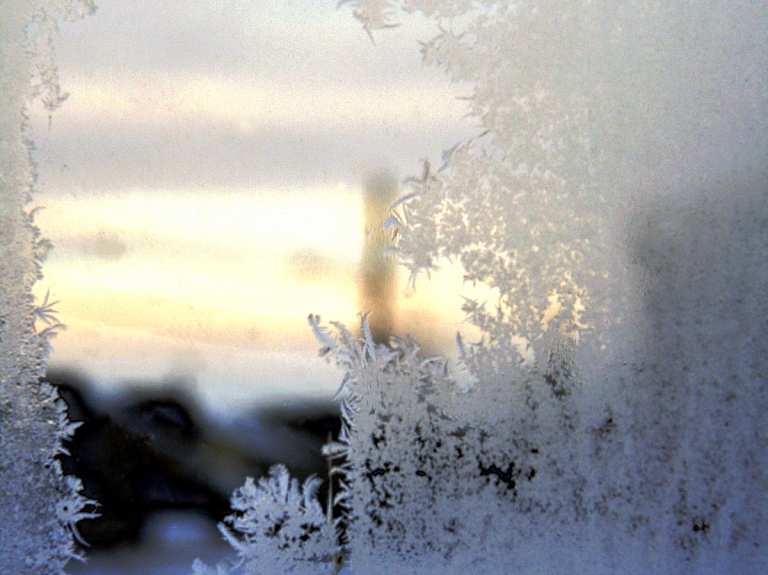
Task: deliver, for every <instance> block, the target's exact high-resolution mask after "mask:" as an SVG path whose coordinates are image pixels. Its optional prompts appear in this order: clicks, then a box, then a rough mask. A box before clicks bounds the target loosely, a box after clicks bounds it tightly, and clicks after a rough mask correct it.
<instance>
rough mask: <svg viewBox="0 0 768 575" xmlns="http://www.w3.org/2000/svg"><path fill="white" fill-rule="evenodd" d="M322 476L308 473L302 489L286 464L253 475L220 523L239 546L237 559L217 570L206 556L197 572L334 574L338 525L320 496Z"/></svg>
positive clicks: (205, 574) (196, 566)
mask: <svg viewBox="0 0 768 575" xmlns="http://www.w3.org/2000/svg"><path fill="white" fill-rule="evenodd" d="M319 485H320V480H319V479H317V478H315V477H309V478H308V479H306V480H305V481H304V484H303V485H302V486H301V488H299V482H298V480H296V479H292V478H291V477H290V475H289V473H288V470H287V469H286V468H285V467H284V466H282V465H275V466H273V467H272V468H271V469H270V471H269V477H268V478H261V479H259V482H258V484H257V483H255V482H254V480H253V478H250V477H249V478H248V479H247V480H246V482H245V485H243V486H242V487H240V488H239V489H236V490H235V492H234V494H233V495H232V509H233V510H234V511H235V513H234V514H232V515H230V516H228V517H226V518H225V519H224V523H225V524H220V525H219V529H220V530H221V532H222V534H223V535H224V538H225V539H226V540H227V541H228V542H229V543H230V545H232V547H233V548H234V549H235V550H236V551H237V556H238V562H237V563H236V564H234V565H229V564H227V563H222V564H220V565H218V566H217V567H216V568H215V569H214V568H211V567H209V566H207V565H205V564H204V563H203V562H202V561H200V560H197V561H195V563H194V565H193V566H192V570H193V573H194V575H224V574H236V573H238V574H239V573H243V574H250V573H261V572H264V570H265V568H266V569H267V570H268V571H269V572H271V573H297V574H300V573H308V574H309V573H312V574H318V575H320V574H322V573H333V572H334V571H336V565H337V558H336V555H337V551H338V550H337V549H336V527H335V524H334V522H333V520H332V519H330V518H329V517H327V516H326V514H325V513H324V512H323V509H322V508H321V507H320V504H319V503H318V501H317V496H316V492H317V488H318V487H319Z"/></svg>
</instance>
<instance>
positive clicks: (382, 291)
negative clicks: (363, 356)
mask: <svg viewBox="0 0 768 575" xmlns="http://www.w3.org/2000/svg"><path fill="white" fill-rule="evenodd" d="M397 187H398V186H397V180H396V179H395V176H394V174H393V173H392V172H391V171H389V170H387V169H379V170H376V171H373V172H371V173H370V174H369V175H368V177H366V179H365V183H364V186H363V209H364V216H365V217H364V222H365V223H364V226H365V230H364V231H365V240H364V243H363V258H362V262H361V270H360V271H361V274H360V275H361V280H360V284H359V290H360V306H361V309H362V311H363V313H367V312H370V314H371V315H370V317H369V324H370V327H371V334H372V335H373V339H374V341H376V343H388V342H389V337H390V336H391V335H392V334H393V333H394V329H395V322H396V315H397V281H396V280H397V275H396V268H395V262H394V259H393V258H392V257H390V256H388V255H386V254H385V253H384V250H385V248H386V247H387V245H388V243H389V236H388V235H387V234H386V233H385V232H384V231H382V229H381V225H382V224H383V223H384V219H385V218H386V217H387V209H388V208H389V206H390V205H391V204H392V202H394V201H395V197H396V196H397Z"/></svg>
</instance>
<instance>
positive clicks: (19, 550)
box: [0, 1, 95, 575]
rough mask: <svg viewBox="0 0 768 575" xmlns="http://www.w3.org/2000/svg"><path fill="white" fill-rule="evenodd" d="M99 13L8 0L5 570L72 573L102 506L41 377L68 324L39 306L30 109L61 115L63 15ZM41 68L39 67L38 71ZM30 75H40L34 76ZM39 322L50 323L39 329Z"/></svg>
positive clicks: (0, 398)
mask: <svg viewBox="0 0 768 575" xmlns="http://www.w3.org/2000/svg"><path fill="white" fill-rule="evenodd" d="M91 9H92V5H90V4H89V3H88V2H85V1H83V2H78V1H66V2H3V3H0V59H1V60H2V62H3V76H2V78H1V79H0V82H2V83H1V84H0V93H2V96H3V106H2V110H1V111H0V146H1V149H2V152H1V153H0V188H1V191H0V269H2V273H0V482H2V485H3V489H2V492H1V493H0V512H2V521H0V549H2V552H0V571H2V572H3V573H18V574H30V575H33V574H35V575H37V574H43V573H45V574H48V573H63V572H64V571H63V569H64V565H65V564H66V563H67V561H69V560H70V559H71V558H73V557H74V558H80V557H81V554H80V553H79V552H78V550H77V547H76V545H75V541H76V540H77V541H80V542H81V543H83V541H82V538H81V537H80V535H79V533H78V531H77V523H78V521H80V520H82V519H88V518H92V517H94V516H95V511H94V510H95V502H93V501H90V500H89V499H87V498H86V497H84V496H83V495H82V494H81V491H82V484H81V483H80V481H79V480H78V479H76V478H75V477H71V476H65V475H64V474H63V473H62V470H61V466H60V464H59V461H58V460H57V459H56V456H57V455H59V454H61V453H66V450H65V449H64V447H63V446H62V441H63V440H66V439H69V438H70V437H71V436H72V434H73V433H74V431H75V429H76V427H77V426H76V425H75V424H72V423H70V422H69V420H68V419H67V416H66V412H65V411H66V406H65V404H64V402H63V401H62V400H60V399H59V398H58V395H57V393H56V390H55V389H54V388H52V387H51V386H50V385H48V384H45V383H42V384H41V383H40V378H41V377H43V376H44V374H45V361H46V357H47V355H48V352H49V351H50V339H51V338H52V337H53V336H54V335H55V333H56V331H57V330H59V329H61V327H62V326H61V325H60V324H59V323H58V322H57V320H56V316H55V309H54V308H53V305H54V304H53V303H51V302H49V300H48V297H46V299H45V301H43V302H42V303H41V304H40V305H39V306H35V305H34V304H33V301H34V300H33V297H32V285H33V284H34V283H35V282H36V281H37V280H38V279H40V278H41V277H42V273H41V264H42V261H43V259H44V258H45V255H46V253H47V251H48V249H49V247H50V246H49V244H48V242H47V241H46V240H43V239H42V238H41V237H40V233H39V230H38V229H37V228H36V227H35V226H34V213H35V212H34V210H31V211H29V210H27V204H28V203H29V201H30V196H31V189H32V183H33V181H34V171H33V169H32V167H31V162H30V155H29V147H30V145H31V143H30V141H29V139H28V138H27V132H26V115H25V109H26V106H28V105H29V104H30V103H31V102H32V101H33V99H34V98H40V99H41V100H42V102H43V103H44V105H45V106H46V108H47V109H48V110H49V111H50V112H52V111H53V110H54V109H55V108H56V107H57V106H58V105H59V104H60V103H61V102H62V101H63V100H64V99H65V95H64V94H63V93H62V92H61V91H60V88H59V84H58V77H57V72H56V67H55V64H54V58H53V38H54V35H55V32H56V26H57V20H58V19H61V18H75V17H78V16H80V15H82V14H84V13H86V12H88V11H89V10H91ZM30 65H31V68H30ZM30 78H31V79H32V81H31V82H30ZM35 322H39V324H42V325H43V326H44V327H43V328H42V329H40V330H39V331H36V329H35V328H36V326H35Z"/></svg>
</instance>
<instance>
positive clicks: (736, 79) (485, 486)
mask: <svg viewBox="0 0 768 575" xmlns="http://www.w3.org/2000/svg"><path fill="white" fill-rule="evenodd" d="M352 4H353V5H354V16H355V17H356V18H357V19H359V20H361V21H362V22H363V24H364V27H365V29H366V30H367V31H368V32H369V33H370V32H371V31H372V30H376V29H380V28H384V27H389V26H391V25H393V24H395V23H396V17H397V12H398V9H401V10H403V11H406V12H412V11H420V12H422V13H423V14H424V15H426V16H429V17H432V18H434V19H435V20H436V21H437V22H438V24H439V25H440V30H441V31H440V34H439V35H438V36H437V37H436V38H434V39H432V40H431V41H429V42H427V43H426V44H424V48H423V54H424V57H425V60H426V61H427V62H434V63H437V64H439V65H441V66H443V67H444V68H445V69H446V71H447V72H448V73H449V74H450V76H451V78H452V79H453V80H455V81H469V82H472V83H473V84H474V89H473V93H472V95H471V98H470V100H469V109H470V114H471V115H472V116H474V117H475V118H476V119H477V120H478V121H479V122H480V124H481V128H480V130H479V131H478V132H479V133H478V135H477V137H475V138H472V139H470V140H468V141H465V142H461V143H459V144H458V145H457V146H455V147H454V148H453V149H451V150H449V151H447V152H446V153H445V156H444V162H443V165H442V166H441V167H440V168H439V169H438V170H437V171H433V170H432V168H431V166H429V165H428V164H425V168H424V172H423V174H422V175H421V177H415V178H411V179H410V180H409V183H410V184H411V188H412V189H411V192H410V193H409V194H408V195H406V196H405V197H403V198H402V199H400V200H398V201H397V202H395V204H394V205H393V206H392V210H391V217H390V219H389V220H388V221H387V223H386V224H385V228H386V229H387V230H389V231H390V232H391V233H392V238H393V241H394V243H395V246H396V248H397V250H398V251H399V254H400V257H401V261H402V263H403V264H404V265H405V267H406V268H407V269H408V270H409V271H410V273H411V281H412V282H415V281H416V279H417V277H418V276H419V274H421V273H425V274H426V275H429V274H431V273H434V272H436V271H437V270H438V269H439V266H440V263H441V260H442V259H456V260H458V261H459V262H460V263H461V264H462V266H463V268H464V270H465V279H466V280H467V281H468V282H471V283H478V284H484V285H485V286H486V287H487V288H489V291H490V293H491V294H492V296H491V298H490V301H488V302H482V301H473V300H467V301H466V303H465V305H464V311H465V312H466V314H467V320H468V321H469V322H471V323H472V324H474V325H475V326H476V327H478V328H480V330H481V332H482V333H483V337H482V339H481V340H480V341H478V342H470V343H465V342H464V341H463V339H462V338H461V336H460V335H459V336H458V337H457V343H458V344H459V352H460V353H459V355H460V364H459V367H460V369H461V370H464V371H465V372H469V373H470V375H471V378H470V382H471V383H470V385H458V384H459V383H460V382H459V381H458V380H459V379H460V378H458V377H456V376H455V375H454V373H455V372H451V370H448V369H446V364H445V362H444V361H443V360H439V359H425V358H422V357H420V356H419V354H418V348H417V347H416V345H415V344H413V343H412V342H403V341H399V340H393V341H392V342H391V345H389V346H381V345H376V344H374V343H373V341H372V338H371V337H370V336H369V330H367V328H366V320H365V318H364V319H363V333H364V337H362V338H355V337H353V336H352V335H351V334H350V332H349V331H348V330H347V329H346V328H345V327H344V326H342V325H340V324H333V323H332V324H331V325H332V327H333V330H329V329H328V328H325V327H324V326H322V325H321V324H320V322H319V318H317V317H315V316H311V317H310V323H311V324H312V327H313V330H314V331H315V333H316V335H317V337H318V339H319V340H320V341H321V343H322V345H323V346H324V348H323V351H324V352H325V353H329V354H331V355H332V357H334V359H335V361H336V362H337V363H338V364H339V365H340V366H341V367H342V368H343V369H344V370H345V372H346V374H347V375H346V377H345V379H344V383H343V384H342V388H341V391H340V396H341V400H342V415H343V418H344V422H345V424H344V428H343V434H342V437H341V438H340V442H339V445H333V446H331V447H330V448H329V453H334V454H338V455H339V456H340V458H341V459H340V461H341V462H340V464H339V470H340V472H342V473H343V475H344V477H345V483H344V485H345V491H344V492H343V493H342V495H341V500H342V501H345V502H346V503H347V511H346V522H347V524H348V527H347V534H348V537H349V539H348V543H347V544H348V552H349V556H350V564H351V567H352V569H353V570H354V571H355V572H360V573H378V572H391V571H401V572H404V573H427V572H441V573H446V572H456V573H463V572H480V573H514V572H520V573H528V572H536V573H561V572H578V573H615V572H622V573H670V572H675V573H694V572H695V573H723V572H733V573H752V572H756V571H761V570H764V569H765V567H766V565H767V564H768V556H766V551H765V549H764V541H765V540H766V537H767V536H768V526H766V518H765V509H768V500H767V499H766V492H765V489H764V487H765V485H766V480H767V479H768V475H767V474H766V469H768V461H766V456H765V454H766V453H768V451H766V447H767V446H768V436H767V435H766V433H765V431H764V426H762V424H761V422H760V415H758V414H760V413H764V412H765V409H766V408H768V389H767V388H766V385H765V373H766V357H768V355H767V354H766V351H767V350H766V349H765V345H764V343H763V342H765V341H766V336H767V335H768V325H767V324H768V322H767V321H766V319H765V308H766V301H768V293H767V288H766V284H765V262H764V261H762V259H763V258H762V256H761V255H756V254H764V253H765V252H766V249H768V241H767V240H766V238H765V234H764V226H765V223H764V222H765V221H766V220H765V218H766V215H767V214H768V207H767V206H766V198H765V192H764V186H765V177H766V174H765V160H766V159H765V157H764V156H765V155H764V153H762V154H761V152H760V151H758V152H757V153H756V156H757V158H758V160H757V161H756V163H757V170H756V173H754V174H752V175H749V174H748V173H747V174H746V175H740V176H738V177H736V178H733V179H732V181H731V183H730V184H729V185H730V186H731V187H730V188H725V189H723V186H722V180H719V179H718V180H716V181H714V183H713V182H711V181H706V179H705V178H703V177H702V176H700V175H699V174H696V173H693V169H692V168H690V167H689V166H687V165H684V162H686V161H688V159H689V158H687V157H686V156H685V155H684V153H685V151H686V150H687V149H691V148H695V146H696V145H699V144H700V142H698V141H697V136H695V135H694V134H700V135H701V136H702V137H710V135H709V134H710V131H711V130H712V124H713V123H716V122H717V121H718V119H719V117H720V114H721V113H722V111H721V108H720V106H721V105H722V102H723V101H730V100H731V99H732V98H733V87H734V86H737V85H739V86H740V85H743V84H744V83H745V82H746V83H747V84H749V85H750V88H749V90H753V92H750V93H753V96H754V98H743V99H742V100H741V101H740V105H743V106H745V110H749V111H750V112H751V114H752V116H751V117H752V121H753V122H758V123H760V126H761V128H762V129H763V130H765V128H766V102H768V93H766V88H765V86H766V83H765V80H766V77H765V69H766V68H765V65H766V50H765V47H764V46H763V45H761V44H756V43H755V42H754V41H753V39H754V38H757V37H764V36H765V34H766V28H767V26H766V16H767V15H766V13H765V11H764V7H760V6H758V4H756V3H749V2H736V3H727V5H726V4H718V5H717V6H716V7H715V6H713V5H707V6H706V7H703V6H700V5H699V4H695V3H691V2H685V1H681V2H645V3H615V2H607V1H606V2H600V1H583V2H582V1H577V2H565V1H563V2H520V3H509V2H494V1H490V0H489V1H476V2H472V1H466V2H462V1H456V2H453V1H448V2H435V1H433V0H424V1H419V0H403V1H400V2H395V1H387V0H368V1H365V0H360V1H358V2H353V3H352ZM382 15H385V17H382ZM693 38H696V40H693ZM736 52H738V54H739V57H738V58H737V57H734V53H736ZM747 128H749V126H747ZM697 130H698V131H697ZM756 142H757V144H758V145H760V146H763V147H764V146H765V144H766V141H765V137H761V138H758V139H757V140H756ZM719 143H720V145H721V146H727V145H729V144H732V143H733V142H732V141H731V142H729V141H728V140H727V139H725V138H723V139H722V140H721V141H720V142H719ZM658 150H663V151H661V152H659V151H658ZM707 152H708V150H707ZM665 153H666V157H665V156H664V154H665ZM649 157H651V158H652V159H653V160H655V161H649V160H648V158H649ZM707 168H708V166H707V165H706V161H705V162H700V165H699V166H698V169H700V170H701V171H705V170H706V169H707ZM734 169H736V170H739V169H743V168H742V167H738V166H735V167H734ZM737 173H738V172H737ZM718 176H719V175H718ZM654 177H656V178H658V180H660V181H661V183H658V181H657V182H654V180H653V178H654ZM664 179H667V181H664ZM651 184H652V185H653V186H652V185H651ZM664 186H668V187H669V188H670V189H675V188H679V189H683V190H685V191H683V192H680V193H679V196H678V198H677V199H676V200H675V201H658V200H648V199H645V198H643V197H642V194H643V193H644V192H645V190H646V189H647V188H651V187H662V188H663V187H664ZM707 186H710V187H711V189H709V190H707V189H706V187H707ZM691 188H693V189H700V190H702V191H701V192H698V191H697V192H696V193H694V192H689V191H688V190H689V189H691ZM657 203H658V205H657ZM737 277H738V280H736V279H735V278H737ZM531 352H532V356H533V358H534V359H533V360H532V361H528V360H526V356H529V355H531ZM544 550H545V551H544Z"/></svg>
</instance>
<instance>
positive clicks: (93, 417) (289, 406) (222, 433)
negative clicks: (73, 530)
mask: <svg viewBox="0 0 768 575" xmlns="http://www.w3.org/2000/svg"><path fill="white" fill-rule="evenodd" d="M46 380H47V381H49V382H50V383H52V384H54V385H56V386H57V387H58V390H59V395H60V396H61V398H62V399H63V400H64V401H65V402H66V404H67V405H68V407H69V409H68V413H69V418H70V420H71V421H73V422H82V425H81V426H80V428H79V429H78V430H77V431H76V432H75V435H74V437H73V439H72V441H69V442H66V443H65V447H66V448H67V449H68V450H69V452H70V454H71V455H69V456H66V455H63V456H61V463H62V467H63V470H64V473H65V474H67V475H76V476H77V477H79V478H80V479H81V480H82V481H83V485H84V495H85V496H87V497H89V498H92V499H95V500H97V501H98V502H99V504H100V505H99V508H98V512H99V513H100V514H101V516H100V517H98V518H97V519H91V520H84V521H81V522H80V523H78V530H79V531H80V533H81V535H82V537H83V539H84V540H85V541H87V542H88V544H89V545H90V546H91V550H92V551H93V550H99V549H104V550H106V549H110V548H113V547H115V546H117V545H120V544H134V543H138V542H139V540H140V538H141V534H142V528H143V526H144V524H145V522H146V521H147V518H148V517H149V516H150V515H152V514H154V513H156V512H159V511H165V510H192V511H197V512H200V513H203V514H205V515H206V516H208V517H210V518H211V519H213V520H215V521H221V520H222V519H223V518H224V517H225V516H226V515H228V514H229V513H230V512H231V511H230V506H229V499H230V496H231V493H232V491H233V490H234V489H235V488H237V487H239V486H241V485H242V484H243V483H244V482H245V479H246V477H255V478H258V477H260V476H262V475H265V474H266V473H267V471H268V469H269V467H270V466H271V465H274V464H276V463H283V464H285V465H286V466H287V467H288V469H289V470H290V472H291V475H292V476H293V477H296V478H298V479H299V480H302V481H303V480H304V479H305V478H306V477H308V476H309V475H312V474H315V475H317V476H318V477H320V478H321V479H323V486H322V487H321V490H320V493H319V494H318V496H319V498H320V501H321V502H323V503H324V502H325V501H326V498H327V481H326V480H327V476H328V469H327V462H326V460H325V458H323V456H322V454H321V448H322V446H323V444H325V443H326V441H327V440H328V434H329V433H331V435H332V436H333V437H334V438H336V437H337V434H338V431H339V428H340V413H339V408H338V406H337V405H336V404H335V403H332V402H317V401H307V402H303V403H301V402H299V401H298V400H297V401H296V402H295V403H280V404H274V405H265V406H261V407H259V408H257V409H255V410H253V411H252V412H251V413H250V414H248V415H247V416H243V417H238V418H236V419H234V420H232V421H211V420H210V419H209V418H208V417H206V415H205V414H204V412H203V410H202V409H201V408H200V406H199V405H198V403H197V401H196V400H195V398H194V397H193V395H192V394H191V393H190V392H186V391H185V390H183V389H181V388H179V387H174V386H167V385H166V386H161V385H158V386H156V387H152V386H148V385H141V386H133V387H132V388H126V392H125V393H124V394H123V395H121V396H120V397H119V398H118V399H113V400H111V401H108V402H107V401H99V400H97V399H96V396H95V394H94V393H93V385H92V384H91V383H90V382H89V381H88V379H87V378H86V377H84V376H82V375H80V374H78V373H76V372H73V371H51V372H49V373H48V376H47V377H46Z"/></svg>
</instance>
